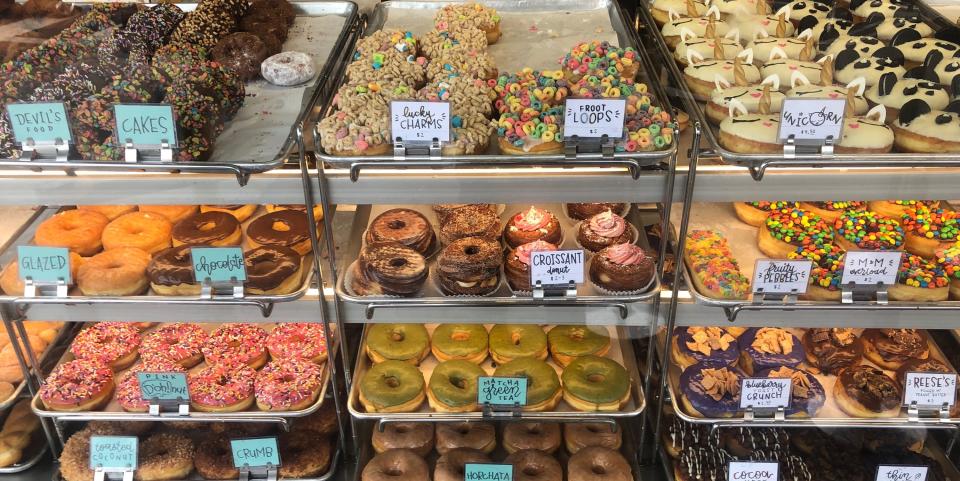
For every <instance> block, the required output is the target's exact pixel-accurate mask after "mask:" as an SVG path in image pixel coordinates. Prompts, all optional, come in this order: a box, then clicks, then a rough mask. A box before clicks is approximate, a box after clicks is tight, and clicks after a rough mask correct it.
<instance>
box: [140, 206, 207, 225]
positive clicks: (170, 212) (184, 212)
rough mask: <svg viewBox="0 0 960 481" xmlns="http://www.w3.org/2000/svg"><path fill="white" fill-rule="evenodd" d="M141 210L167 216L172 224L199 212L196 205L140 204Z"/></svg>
mask: <svg viewBox="0 0 960 481" xmlns="http://www.w3.org/2000/svg"><path fill="white" fill-rule="evenodd" d="M137 209H139V210H140V212H155V213H157V214H160V215H162V216H164V217H166V218H167V220H169V221H170V223H171V224H173V225H177V223H178V222H180V221H182V220H183V219H186V218H187V217H189V216H191V215H193V214H194V213H196V212H197V206H195V205H138V206H137Z"/></svg>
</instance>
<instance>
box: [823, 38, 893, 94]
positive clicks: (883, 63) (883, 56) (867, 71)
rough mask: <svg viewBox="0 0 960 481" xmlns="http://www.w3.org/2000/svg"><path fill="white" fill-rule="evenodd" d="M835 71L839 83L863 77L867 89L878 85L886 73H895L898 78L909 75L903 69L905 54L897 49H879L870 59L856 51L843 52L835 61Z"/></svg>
mask: <svg viewBox="0 0 960 481" xmlns="http://www.w3.org/2000/svg"><path fill="white" fill-rule="evenodd" d="M898 54H899V56H898ZM833 69H834V72H835V77H836V80H837V81H838V82H840V83H844V84H845V83H848V82H851V81H853V80H854V79H856V78H858V77H863V79H864V84H865V85H866V86H867V87H872V86H874V85H876V84H877V83H878V82H879V81H880V76H882V75H883V74H885V73H893V74H895V75H896V76H897V78H900V77H903V76H904V74H906V73H907V70H906V69H905V68H903V54H902V53H900V51H899V50H898V49H896V48H895V47H882V48H879V49H877V50H876V51H874V52H873V54H872V55H871V56H870V57H861V56H860V54H859V53H858V52H856V51H854V50H843V51H841V52H840V53H838V54H837V58H836V59H834V62H833Z"/></svg>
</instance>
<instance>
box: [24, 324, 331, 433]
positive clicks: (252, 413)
mask: <svg viewBox="0 0 960 481" xmlns="http://www.w3.org/2000/svg"><path fill="white" fill-rule="evenodd" d="M91 325H92V324H91ZM199 325H200V326H201V327H203V328H204V329H205V330H207V332H211V331H213V330H215V329H216V328H217V327H219V326H220V325H219V324H211V323H207V324H199ZM257 325H258V326H260V327H262V328H263V329H265V330H266V331H267V332H268V333H269V332H270V331H271V330H272V329H273V327H274V326H275V324H273V323H260V324H257ZM157 328H158V326H151V327H149V328H147V329H144V330H143V331H141V336H144V335H147V334H149V333H150V332H151V331H153V330H155V329H157ZM331 337H333V338H334V340H333V341H332V342H328V344H327V358H328V361H326V362H324V363H323V364H322V365H321V366H320V368H321V372H320V395H319V396H318V397H317V401H316V402H315V403H313V404H311V405H310V406H308V407H307V408H305V409H301V410H298V411H261V410H259V409H256V407H255V406H254V408H253V409H249V410H245V411H238V412H233V413H207V412H199V411H195V410H193V409H191V410H190V413H189V414H188V415H186V416H180V415H178V414H177V413H176V412H162V413H160V415H159V416H152V415H150V414H149V413H136V412H127V411H124V410H123V408H122V407H121V406H120V404H119V403H118V402H117V400H116V397H115V393H114V396H113V397H112V398H111V400H110V402H109V403H108V404H107V405H106V406H105V407H104V408H102V409H101V410H98V411H78V412H66V411H54V410H50V409H47V408H46V406H44V405H43V402H42V401H41V400H40V396H39V395H37V396H34V397H33V401H32V404H31V408H32V409H33V412H35V413H36V414H37V415H38V416H40V417H43V418H55V419H57V420H67V421H164V422H168V421H172V422H177V421H225V422H248V423H251V422H260V423H263V422H271V423H277V424H282V425H287V424H288V423H289V422H290V421H289V418H297V417H303V416H307V415H309V414H312V413H313V412H315V411H316V410H317V409H320V406H321V405H322V404H323V402H324V399H325V397H326V392H327V387H328V385H329V384H330V368H329V365H328V364H327V362H329V359H331V358H333V357H334V356H336V355H337V348H336V345H337V344H336V337H337V336H336V335H335V334H334V333H331ZM74 359H75V357H74V355H73V354H72V353H71V352H70V350H69V349H67V350H66V352H65V353H64V354H63V356H62V357H61V358H60V361H59V362H58V363H57V365H60V364H64V363H67V362H70V361H72V360H74ZM138 362H139V360H138V361H137V362H134V364H133V365H132V366H130V367H129V368H126V369H122V370H120V371H117V372H116V373H115V374H114V382H115V383H117V382H118V381H119V380H120V379H122V378H123V377H124V376H125V375H126V373H127V372H129V371H130V370H131V369H132V368H133V367H135V366H136V365H137V363H138ZM206 365H207V364H206V362H200V364H197V365H196V366H194V367H192V368H190V369H188V370H187V372H188V373H195V372H198V371H200V370H201V369H203V368H204V367H205V366H206Z"/></svg>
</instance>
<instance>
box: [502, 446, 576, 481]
mask: <svg viewBox="0 0 960 481" xmlns="http://www.w3.org/2000/svg"><path fill="white" fill-rule="evenodd" d="M503 462H504V463H506V464H511V465H513V479H514V481H563V468H562V467H560V462H558V461H557V459H556V458H554V457H553V456H551V455H549V454H547V453H545V452H543V451H538V450H536V449H524V450H522V451H517V452H515V453H513V454H511V455H509V456H507V459H505V460H504V461H503Z"/></svg>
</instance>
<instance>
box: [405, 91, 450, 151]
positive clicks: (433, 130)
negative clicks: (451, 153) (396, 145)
mask: <svg viewBox="0 0 960 481" xmlns="http://www.w3.org/2000/svg"><path fill="white" fill-rule="evenodd" d="M390 129H391V132H392V135H393V138H394V139H396V138H397V137H399V138H401V139H402V140H403V141H404V142H410V141H422V142H430V141H431V140H433V139H437V140H439V141H441V142H449V141H450V103H449V102H411V101H407V100H394V101H393V102H390Z"/></svg>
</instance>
